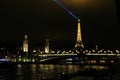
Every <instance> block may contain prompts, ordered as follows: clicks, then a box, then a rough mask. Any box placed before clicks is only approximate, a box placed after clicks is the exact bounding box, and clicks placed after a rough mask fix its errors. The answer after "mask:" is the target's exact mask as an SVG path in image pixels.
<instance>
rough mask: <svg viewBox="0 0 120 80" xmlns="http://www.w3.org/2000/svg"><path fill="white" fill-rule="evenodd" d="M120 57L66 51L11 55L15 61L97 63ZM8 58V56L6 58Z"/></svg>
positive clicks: (107, 54)
mask: <svg viewBox="0 0 120 80" xmlns="http://www.w3.org/2000/svg"><path fill="white" fill-rule="evenodd" d="M108 56H109V57H108ZM118 57H120V54H115V53H85V54H83V53H82V54H80V53H79V54H77V53H64V54H55V53H54V54H37V55H32V56H29V55H28V56H22V55H19V56H14V57H11V58H10V59H11V62H13V63H29V62H30V63H49V62H50V63H55V62H58V61H60V60H68V61H73V62H74V61H77V62H79V61H81V63H84V62H85V63H86V62H87V63H89V62H90V63H96V62H103V63H104V62H106V61H108V60H110V61H111V62H114V61H115V59H117V58H118ZM6 59H7V58H6Z"/></svg>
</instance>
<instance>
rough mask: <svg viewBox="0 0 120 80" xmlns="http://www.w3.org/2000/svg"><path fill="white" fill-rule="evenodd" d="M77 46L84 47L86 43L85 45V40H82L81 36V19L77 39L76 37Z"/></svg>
mask: <svg viewBox="0 0 120 80" xmlns="http://www.w3.org/2000/svg"><path fill="white" fill-rule="evenodd" d="M75 48H84V45H83V42H82V36H81V25H80V20H78V28H77V39H76V44H75Z"/></svg>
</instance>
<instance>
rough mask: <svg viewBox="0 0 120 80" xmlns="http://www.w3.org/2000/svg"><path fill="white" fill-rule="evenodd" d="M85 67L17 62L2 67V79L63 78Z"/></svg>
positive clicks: (45, 79)
mask: <svg viewBox="0 0 120 80" xmlns="http://www.w3.org/2000/svg"><path fill="white" fill-rule="evenodd" d="M84 67H89V66H84ZM84 67H82V66H79V65H58V64H16V65H12V66H2V67H0V80H62V79H61V78H62V77H63V76H62V75H72V74H75V73H77V72H78V71H80V70H82V69H83V68H84ZM92 67H93V68H95V69H104V68H106V67H104V66H92ZM67 77H68V76H67ZM81 80H82V79H81Z"/></svg>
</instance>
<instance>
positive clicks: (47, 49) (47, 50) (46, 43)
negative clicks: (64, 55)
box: [45, 39, 49, 53]
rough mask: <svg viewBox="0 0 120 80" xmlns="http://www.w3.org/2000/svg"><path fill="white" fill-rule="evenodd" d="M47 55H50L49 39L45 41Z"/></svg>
mask: <svg viewBox="0 0 120 80" xmlns="http://www.w3.org/2000/svg"><path fill="white" fill-rule="evenodd" d="M45 53H49V39H46V41H45Z"/></svg>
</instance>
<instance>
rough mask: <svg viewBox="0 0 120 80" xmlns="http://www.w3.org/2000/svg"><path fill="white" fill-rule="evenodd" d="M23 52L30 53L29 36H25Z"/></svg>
mask: <svg viewBox="0 0 120 80" xmlns="http://www.w3.org/2000/svg"><path fill="white" fill-rule="evenodd" d="M23 52H28V36H27V35H25V36H24V41H23Z"/></svg>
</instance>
